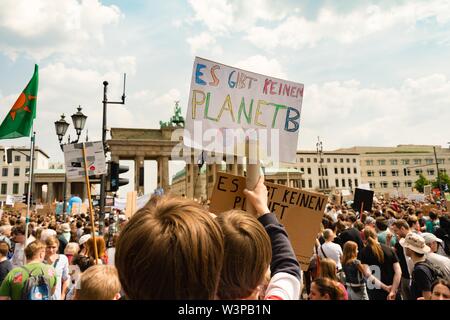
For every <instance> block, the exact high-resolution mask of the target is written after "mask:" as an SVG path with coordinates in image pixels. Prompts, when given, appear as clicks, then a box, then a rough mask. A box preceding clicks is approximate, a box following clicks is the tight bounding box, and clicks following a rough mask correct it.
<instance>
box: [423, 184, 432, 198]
mask: <svg viewBox="0 0 450 320" xmlns="http://www.w3.org/2000/svg"><path fill="white" fill-rule="evenodd" d="M423 194H424V195H426V196H429V195H430V194H431V185H430V184H429V185H426V186H423Z"/></svg>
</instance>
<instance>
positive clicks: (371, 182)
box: [369, 181, 375, 189]
mask: <svg viewBox="0 0 450 320" xmlns="http://www.w3.org/2000/svg"><path fill="white" fill-rule="evenodd" d="M369 186H370V189H375V182H373V181H369Z"/></svg>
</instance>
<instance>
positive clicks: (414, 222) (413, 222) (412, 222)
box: [406, 215, 420, 231]
mask: <svg viewBox="0 0 450 320" xmlns="http://www.w3.org/2000/svg"><path fill="white" fill-rule="evenodd" d="M406 222H407V223H408V225H409V228H410V229H412V230H416V231H420V224H419V219H417V217H416V216H415V215H413V216H409V217H408V219H407V220H406Z"/></svg>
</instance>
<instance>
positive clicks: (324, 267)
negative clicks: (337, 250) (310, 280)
mask: <svg viewBox="0 0 450 320" xmlns="http://www.w3.org/2000/svg"><path fill="white" fill-rule="evenodd" d="M320 277H321V278H328V279H332V280H335V281H338V278H337V276H336V262H335V261H334V260H333V259H330V258H324V259H320Z"/></svg>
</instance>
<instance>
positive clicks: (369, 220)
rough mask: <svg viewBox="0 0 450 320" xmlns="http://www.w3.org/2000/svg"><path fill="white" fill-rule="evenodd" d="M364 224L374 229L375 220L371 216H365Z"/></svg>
mask: <svg viewBox="0 0 450 320" xmlns="http://www.w3.org/2000/svg"><path fill="white" fill-rule="evenodd" d="M364 224H365V225H366V227H369V228H372V229H374V230H375V225H376V220H375V219H374V218H372V217H367V218H366V220H365V221H364Z"/></svg>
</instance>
